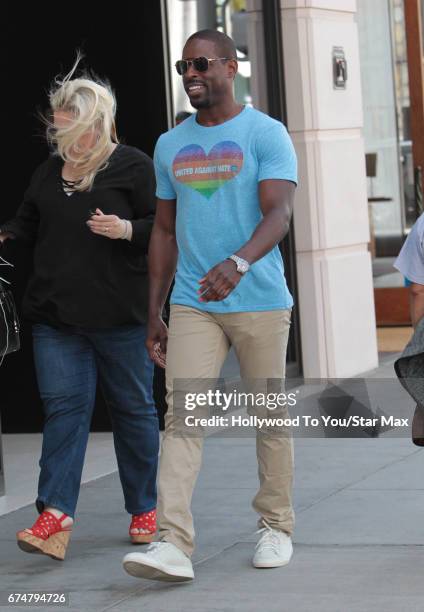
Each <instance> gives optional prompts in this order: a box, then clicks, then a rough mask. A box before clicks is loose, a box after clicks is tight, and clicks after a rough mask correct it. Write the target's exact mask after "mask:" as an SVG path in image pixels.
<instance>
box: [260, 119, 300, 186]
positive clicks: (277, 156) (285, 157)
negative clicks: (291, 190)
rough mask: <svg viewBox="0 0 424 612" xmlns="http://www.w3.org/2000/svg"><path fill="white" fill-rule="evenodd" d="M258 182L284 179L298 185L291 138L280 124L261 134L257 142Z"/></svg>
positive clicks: (276, 123)
mask: <svg viewBox="0 0 424 612" xmlns="http://www.w3.org/2000/svg"><path fill="white" fill-rule="evenodd" d="M256 152H257V156H258V164H259V172H258V181H265V180H267V179H283V180H286V181H292V182H293V183H296V184H297V159H296V153H295V150H294V146H293V143H292V141H291V138H290V136H289V134H288V132H287V130H286V128H285V126H284V125H283V124H282V123H280V122H275V124H274V125H272V127H270V128H268V129H267V130H265V131H263V132H261V134H260V136H259V138H258V140H257V149H256Z"/></svg>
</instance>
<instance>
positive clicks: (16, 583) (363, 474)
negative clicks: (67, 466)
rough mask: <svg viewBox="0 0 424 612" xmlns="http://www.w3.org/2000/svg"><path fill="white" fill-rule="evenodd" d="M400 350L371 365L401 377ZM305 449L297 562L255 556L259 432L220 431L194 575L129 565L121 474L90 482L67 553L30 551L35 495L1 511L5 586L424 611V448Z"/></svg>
mask: <svg viewBox="0 0 424 612" xmlns="http://www.w3.org/2000/svg"><path fill="white" fill-rule="evenodd" d="M391 361H392V359H389V360H388V362H387V363H386V364H385V365H383V366H382V368H380V369H379V371H378V372H373V373H370V376H372V377H375V378H378V377H386V376H387V377H390V376H391V372H392V365H391ZM382 400H384V398H382ZM295 449H296V480H295V508H296V515H297V524H296V531H295V537H294V544H295V553H294V556H293V559H292V562H291V563H290V565H289V566H287V567H286V568H281V569H274V570H256V569H254V568H252V567H251V564H250V560H251V556H252V552H253V547H254V542H255V541H256V536H255V533H254V531H255V521H256V517H255V514H254V513H253V511H252V510H251V508H250V501H251V498H252V497H253V495H254V493H255V491H256V488H257V476H256V460H255V441H254V439H252V438H243V439H231V438H210V439H208V440H207V441H206V443H205V453H204V461H203V468H202V471H201V475H200V478H199V481H198V485H197V488H196V491H195V495H194V501H193V513H194V517H195V522H196V529H197V533H198V539H197V550H196V554H195V557H194V561H195V573H196V579H195V581H194V582H193V583H192V584H183V585H170V584H167V583H150V582H148V581H144V580H136V579H134V578H131V577H130V576H128V575H127V574H125V573H124V571H123V570H122V567H121V559H122V556H123V555H124V554H125V553H126V552H128V551H130V550H131V547H130V545H129V544H128V542H127V537H126V533H127V528H128V518H127V516H126V514H125V513H124V512H123V511H122V493H121V490H120V485H119V480H118V477H117V474H116V473H113V474H111V475H108V476H105V477H103V478H100V479H98V480H94V481H91V482H89V483H87V484H85V485H83V487H82V490H81V496H80V502H79V513H78V517H77V523H76V527H75V531H74V535H73V538H72V540H71V544H70V548H69V551H68V555H67V558H66V561H65V562H64V563H59V562H54V561H52V560H50V559H47V558H44V557H38V556H30V555H26V554H24V553H22V552H21V551H20V550H18V548H17V546H16V542H15V538H14V534H15V531H16V530H17V529H18V528H21V527H24V526H26V525H30V524H31V523H32V521H33V519H34V509H33V507H32V506H27V507H25V508H22V509H20V510H17V511H15V512H12V513H10V514H7V515H5V516H2V517H0V566H1V578H0V581H1V585H0V590H3V591H5V590H7V591H34V590H37V591H40V590H48V591H52V590H54V591H57V590H63V591H69V592H70V599H71V605H70V607H68V608H67V609H70V610H117V611H119V612H130V611H139V610H143V612H162V611H163V612H165V611H166V612H179V611H184V612H186V611H187V610H192V611H193V612H212V611H219V612H227V611H231V612H238V611H243V612H245V611H246V612H258V611H259V612H261V611H262V610H263V611H264V612H274V611H275V612H283V611H284V612H311V611H312V610H313V611H314V612H320V611H325V612H367V611H371V610H372V611H373V612H379V611H380V610H381V611H383V610H384V611H385V612H392V611H393V612H395V611H396V612H402V611H403V610H405V611H406V610H408V612H414V611H418V610H419V611H420V612H421V611H422V609H423V597H424V582H423V573H424V571H423V570H424V527H423V514H424V484H423V483H424V479H423V476H422V473H423V467H424V453H423V451H422V450H420V449H418V448H417V447H414V446H413V445H412V443H411V442H410V441H409V439H408V438H403V439H400V438H393V437H388V438H386V439H384V438H378V439H364V438H357V439H296V441H295ZM96 512H98V514H96ZM1 609H3V608H1ZM15 609H17V610H24V609H25V610H29V609H37V608H30V607H26V608H24V607H19V608H15ZM38 609H40V608H38ZM46 609H49V608H48V607H46ZM50 609H56V608H50ZM57 609H59V608H57ZM65 609H66V608H65Z"/></svg>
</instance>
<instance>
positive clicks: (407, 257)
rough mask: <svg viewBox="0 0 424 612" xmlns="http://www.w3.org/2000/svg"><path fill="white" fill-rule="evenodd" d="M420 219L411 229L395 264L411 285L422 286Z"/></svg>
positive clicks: (423, 273) (423, 262) (422, 267)
mask: <svg viewBox="0 0 424 612" xmlns="http://www.w3.org/2000/svg"><path fill="white" fill-rule="evenodd" d="M422 221H423V220H422V219H421V218H420V219H419V220H418V221H417V222H416V223H415V225H414V226H413V228H412V229H411V231H410V233H409V236H408V238H407V239H406V241H405V243H404V245H403V247H402V249H401V251H400V253H399V255H398V257H397V259H396V261H395V263H394V264H393V265H394V267H395V268H397V269H398V270H399V272H401V273H402V274H403V276H405V277H406V278H407V279H408V280H410V281H411V282H412V283H418V284H419V285H424V251H423V236H422V230H421V228H422V225H423V222H422Z"/></svg>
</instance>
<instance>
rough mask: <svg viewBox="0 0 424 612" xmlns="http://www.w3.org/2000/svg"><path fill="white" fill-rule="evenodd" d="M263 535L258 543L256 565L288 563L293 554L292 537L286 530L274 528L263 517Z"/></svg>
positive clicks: (268, 565) (254, 558)
mask: <svg viewBox="0 0 424 612" xmlns="http://www.w3.org/2000/svg"><path fill="white" fill-rule="evenodd" d="M262 522H263V524H264V527H263V528H262V529H259V531H258V532H257V533H261V534H262V536H261V538H260V540H259V542H258V543H257V544H256V550H255V554H254V556H253V565H254V567H281V566H283V565H287V563H288V562H289V561H290V559H291V556H292V554H293V545H292V541H291V537H290V536H289V535H287V533H285V532H284V531H278V530H277V529H272V528H271V527H270V526H269V525H268V523H266V522H265V521H264V520H263V519H262Z"/></svg>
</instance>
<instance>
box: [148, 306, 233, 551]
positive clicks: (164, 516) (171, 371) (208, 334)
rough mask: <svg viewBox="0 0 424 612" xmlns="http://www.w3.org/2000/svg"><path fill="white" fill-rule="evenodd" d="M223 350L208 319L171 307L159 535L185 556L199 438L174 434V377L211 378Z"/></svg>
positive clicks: (190, 533)
mask: <svg viewBox="0 0 424 612" xmlns="http://www.w3.org/2000/svg"><path fill="white" fill-rule="evenodd" d="M228 350H229V342H228V339H227V337H226V336H225V334H224V332H223V330H222V328H221V326H220V325H218V324H217V322H216V320H215V318H214V317H213V316H212V315H210V314H209V313H205V312H201V311H199V310H196V309H194V308H188V307H185V306H176V305H173V306H171V318H170V323H169V338H168V348H167V358H166V359H167V366H166V386H167V402H168V413H167V415H166V417H165V434H164V437H163V442H162V453H161V460H160V471H159V499H158V519H159V528H160V531H159V535H160V539H161V540H165V541H167V542H171V543H173V544H175V545H176V546H177V547H178V548H179V549H181V550H182V551H183V552H185V553H186V554H187V555H189V556H190V555H191V553H192V551H193V540H194V529H193V518H192V515H191V511H190V505H191V497H192V493H193V489H194V485H195V483H196V479H197V475H198V473H199V469H200V465H201V459H202V446H203V440H202V438H201V437H188V436H184V435H182V434H181V433H178V434H176V433H175V425H176V417H175V415H174V411H173V399H174V398H173V387H174V385H173V383H174V380H175V379H201V378H217V377H218V376H219V373H220V370H221V367H222V364H223V363H224V360H225V357H226V356H227V353H228ZM192 390H193V389H191V391H192Z"/></svg>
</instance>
